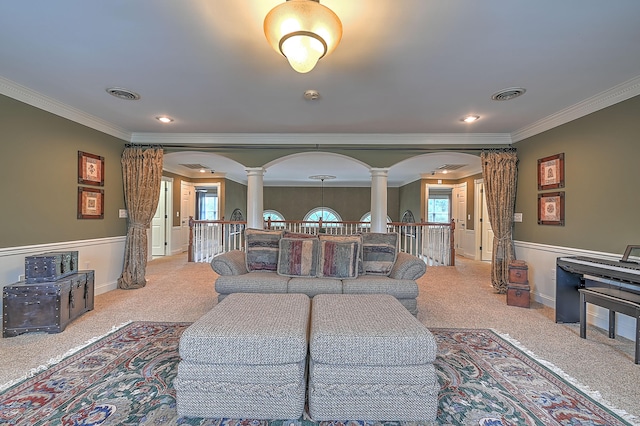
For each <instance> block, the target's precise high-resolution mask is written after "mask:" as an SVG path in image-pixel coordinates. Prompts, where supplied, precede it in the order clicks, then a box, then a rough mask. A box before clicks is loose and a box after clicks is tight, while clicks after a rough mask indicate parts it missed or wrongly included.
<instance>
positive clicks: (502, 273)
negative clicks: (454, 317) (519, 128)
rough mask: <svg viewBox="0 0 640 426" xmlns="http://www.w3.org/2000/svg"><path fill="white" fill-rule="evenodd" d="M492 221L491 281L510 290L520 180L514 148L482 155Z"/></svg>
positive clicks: (496, 288) (503, 291) (498, 286)
mask: <svg viewBox="0 0 640 426" xmlns="http://www.w3.org/2000/svg"><path fill="white" fill-rule="evenodd" d="M480 161H481V162H482V175H483V178H484V188H485V193H486V198H487V210H488V212H489V221H490V222H491V227H492V228H493V235H494V236H493V258H492V262H491V284H492V285H493V288H494V289H495V290H496V291H497V292H498V293H501V294H503V293H506V292H507V287H508V284H509V263H510V262H511V261H512V260H513V259H515V249H514V246H513V213H514V210H515V202H516V183H517V180H518V157H517V155H516V152H515V150H514V151H506V152H505V151H491V152H483V153H482V154H481V155H480Z"/></svg>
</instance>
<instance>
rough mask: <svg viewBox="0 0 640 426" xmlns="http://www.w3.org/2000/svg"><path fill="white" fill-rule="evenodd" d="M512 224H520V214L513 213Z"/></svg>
mask: <svg viewBox="0 0 640 426" xmlns="http://www.w3.org/2000/svg"><path fill="white" fill-rule="evenodd" d="M513 221H514V222H522V213H514V214H513Z"/></svg>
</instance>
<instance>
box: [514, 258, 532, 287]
mask: <svg viewBox="0 0 640 426" xmlns="http://www.w3.org/2000/svg"><path fill="white" fill-rule="evenodd" d="M509 283H515V284H529V267H528V266H527V263H526V262H525V261H524V260H512V261H511V262H510V263H509Z"/></svg>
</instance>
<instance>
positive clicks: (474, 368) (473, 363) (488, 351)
mask: <svg viewBox="0 0 640 426" xmlns="http://www.w3.org/2000/svg"><path fill="white" fill-rule="evenodd" d="M188 326H189V324H187V323H151V322H134V323H131V324H128V325H126V326H124V327H122V328H120V329H119V330H117V331H115V332H113V333H112V334H110V335H108V336H107V337H104V338H102V339H100V340H98V341H96V342H93V343H91V344H90V345H89V346H87V347H85V348H83V349H80V350H78V351H77V352H76V353H74V354H72V355H70V356H68V357H67V358H65V359H63V360H62V361H60V362H59V363H57V364H55V365H53V366H51V367H50V368H48V369H47V370H45V371H41V372H39V373H37V374H36V375H34V376H33V377H30V378H28V379H25V380H24V381H22V382H20V383H18V384H15V385H13V386H12V387H10V388H8V389H6V390H5V391H4V392H2V393H1V394H0V424H2V425H216V426H315V425H317V424H318V423H315V422H313V421H311V420H308V419H306V418H305V419H297V420H270V421H260V420H248V419H199V418H179V417H178V415H177V413H176V403H175V390H174V389H173V386H172V383H173V379H174V378H175V375H176V373H177V364H178V362H179V360H180V358H179V355H178V343H179V339H180V335H181V334H182V332H183V331H184V330H185V329H186V328H187V327H188ZM431 331H432V333H433V334H434V336H435V337H436V340H437V342H438V357H437V361H436V369H437V372H438V380H439V383H440V394H439V406H438V418H437V422H436V424H444V425H481V426H498V425H608V426H613V425H629V424H632V423H630V422H631V421H633V420H634V418H633V417H631V416H626V417H625V416H624V413H621V412H617V411H615V410H612V409H610V408H607V407H605V405H603V404H601V403H599V402H597V401H596V400H595V399H593V398H592V397H590V396H588V395H587V394H585V393H583V392H581V391H580V390H579V389H578V388H577V387H576V386H574V385H572V384H571V383H569V381H568V380H567V378H566V377H564V376H563V375H562V374H561V373H559V372H554V371H553V369H552V368H551V367H550V366H545V365H543V363H540V362H537V361H535V360H534V359H533V356H532V355H531V354H527V353H525V352H526V351H523V350H520V349H518V348H517V347H516V346H515V345H514V344H512V343H510V342H508V341H507V340H505V339H503V338H502V337H500V336H499V335H497V334H496V333H494V332H493V331H491V330H475V329H464V330H463V329H433V330H431ZM625 418H626V420H625ZM319 423H320V425H319V426H363V425H375V424H376V423H372V422H362V421H347V420H345V419H342V420H340V421H336V422H319ZM399 424H401V423H399V422H395V423H394V422H388V423H386V426H390V425H399ZM409 425H416V423H405V424H404V425H403V426H409Z"/></svg>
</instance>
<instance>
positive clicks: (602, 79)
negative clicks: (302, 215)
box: [0, 0, 640, 184]
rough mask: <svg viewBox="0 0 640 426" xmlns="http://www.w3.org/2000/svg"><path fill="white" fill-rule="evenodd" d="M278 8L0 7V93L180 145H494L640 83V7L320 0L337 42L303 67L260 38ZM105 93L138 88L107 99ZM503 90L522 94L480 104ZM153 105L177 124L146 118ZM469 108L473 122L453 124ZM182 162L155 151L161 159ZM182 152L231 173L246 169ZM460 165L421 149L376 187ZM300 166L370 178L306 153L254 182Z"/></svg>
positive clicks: (215, 3)
mask: <svg viewBox="0 0 640 426" xmlns="http://www.w3.org/2000/svg"><path fill="white" fill-rule="evenodd" d="M279 3H281V0H260V1H258V0H245V1H240V0H189V1H179V0H136V1H130V0H110V1H109V2H92V1H81V0H59V1H56V2H55V3H51V2H50V1H47V0H30V1H19V0H8V1H2V2H0V93H2V94H5V95H8V96H11V97H14V98H16V99H20V100H22V101H25V102H28V103H30V104H32V105H36V106H39V107H41V108H43V109H46V110H49V111H52V112H55V113H57V114H59V115H61V116H64V117H67V118H71V119H73V120H75V121H78V122H81V123H83V124H87V125H90V126H91V127H94V128H97V129H98V130H101V131H104V132H106V133H109V134H112V135H114V136H118V137H120V138H122V139H126V140H129V141H133V142H150V141H161V142H164V143H170V142H171V143H182V144H195V145H198V144H202V145H204V144H211V143H212V142H213V143H218V142H223V143H225V144H234V143H247V141H249V142H250V143H251V142H253V143H261V144H264V143H285V144H295V143H329V144H341V143H349V144H354V143H355V144H363V145H366V144H367V141H371V142H370V143H374V144H386V145H393V144H396V143H400V142H401V143H405V144H407V143H408V144H420V145H425V144H426V145H428V144H456V143H464V144H481V143H497V144H505V143H506V144H508V143H510V142H511V141H517V140H520V139H522V138H524V137H526V136H529V135H532V134H535V133H539V132H540V131H543V130H546V129H547V128H549V127H552V126H553V125H557V124H561V123H562V122H566V121H569V120H570V119H574V118H577V117H578V116H580V115H584V114H585V113H588V112H592V111H594V110H597V109H599V108H602V107H605V106H608V105H610V104H611V103H615V102H617V101H619V100H623V99H625V98H628V97H631V96H635V95H637V94H639V93H640V24H638V22H640V1H638V0H615V1H609V2H604V1H601V0H563V1H557V0H539V1H535V2H534V1H530V2H524V1H513V0H485V1H461V0H450V1H442V0H396V1H393V2H392V1H389V0H350V1H339V0H322V1H321V3H322V4H323V5H325V6H327V7H330V8H331V9H333V10H334V11H335V12H336V13H337V14H338V16H339V17H340V19H341V20H342V23H343V27H344V35H343V39H342V42H341V43H340V45H339V46H338V48H337V49H336V51H335V52H334V53H332V54H331V55H330V56H328V57H326V58H323V59H321V61H320V63H319V64H318V66H317V67H316V69H314V70H313V71H311V72H310V73H308V74H298V73H296V72H295V71H293V70H292V69H291V68H290V67H289V65H288V63H287V61H286V59H284V58H283V57H282V56H280V55H278V54H277V53H276V52H274V51H273V50H272V49H271V47H270V46H269V45H268V43H267V41H266V39H265V37H264V34H263V30H262V22H263V19H264V16H265V15H266V13H267V12H268V11H269V10H270V9H271V8H273V7H274V6H276V5H277V4H279ZM114 86H116V87H124V88H126V89H130V90H133V91H135V92H137V93H139V94H140V95H141V99H140V100H139V101H124V100H120V99H117V98H115V97H112V96H110V95H108V94H107V93H106V91H105V89H106V88H108V87H114ZM515 86H520V87H524V88H526V90H527V92H526V94H525V95H523V96H521V97H519V98H517V99H513V100H511V101H505V102H497V101H493V100H491V95H492V94H493V93H495V92H497V91H499V90H501V89H505V88H509V87H515ZM307 89H316V90H318V91H319V92H320V99H319V100H317V101H307V100H305V99H304V97H303V94H304V91H305V90H307ZM163 114H166V115H169V116H171V117H173V118H174V119H175V121H174V122H173V123H171V124H169V125H162V124H160V123H159V122H158V121H157V120H155V117H156V116H158V115H163ZM467 114H476V115H479V116H480V117H481V118H480V120H479V121H478V122H476V123H474V124H465V123H462V122H461V121H460V118H462V117H463V116H465V115H467ZM290 134H293V135H290ZM488 141H492V142H488ZM192 155H196V153H189V154H184V158H177V157H176V156H175V155H174V156H173V158H172V157H171V156H169V155H167V159H166V160H167V161H166V162H167V166H168V167H174V166H175V167H179V166H178V164H184V163H188V162H191V161H187V160H188V157H189V156H192ZM197 155H199V156H200V157H199V158H200V160H199V161H201V162H205V161H208V162H210V163H211V166H212V167H213V168H215V169H216V171H218V172H219V173H223V174H226V175H227V176H229V177H231V178H234V179H235V180H239V181H243V180H246V173H245V172H244V165H242V164H239V163H236V162H233V161H231V160H228V159H226V158H224V157H222V156H220V155H216V154H210V153H209V154H197ZM461 155H462V157H461ZM202 156H204V157H202ZM466 160H469V158H468V157H464V154H460V153H456V152H449V153H446V154H445V153H439V154H428V155H422V156H421V158H419V159H416V160H415V161H414V160H408V161H406V162H404V163H402V164H401V165H394V166H392V167H391V169H390V171H389V180H390V182H391V181H393V182H403V181H406V180H407V179H409V180H412V179H417V178H418V177H419V174H421V173H430V172H431V171H432V170H434V169H436V168H437V167H439V166H441V165H442V164H461V162H462V161H466ZM172 162H175V164H172ZM475 162H476V164H475V165H474V167H476V169H474V170H479V162H478V161H477V157H476V158H475ZM312 174H332V175H336V176H341V177H342V176H344V181H345V182H347V181H353V180H355V181H358V180H360V181H362V180H363V179H364V181H368V180H369V179H370V174H369V171H368V166H367V165H363V164H360V163H358V162H354V161H352V160H348V159H345V158H344V157H336V156H335V155H329V154H319V153H314V155H305V156H297V157H294V158H289V159H285V160H283V161H280V162H277V163H276V164H274V165H272V166H270V167H269V168H267V173H266V174H265V184H291V183H294V182H298V181H300V182H303V181H306V182H307V183H308V176H310V175H312ZM363 176H364V177H363ZM337 180H338V179H336V181H337ZM336 183H337V182H336Z"/></svg>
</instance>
